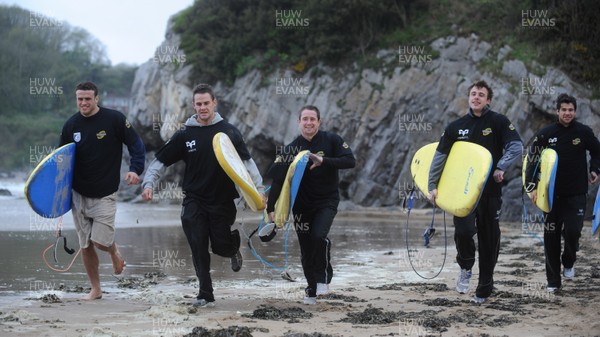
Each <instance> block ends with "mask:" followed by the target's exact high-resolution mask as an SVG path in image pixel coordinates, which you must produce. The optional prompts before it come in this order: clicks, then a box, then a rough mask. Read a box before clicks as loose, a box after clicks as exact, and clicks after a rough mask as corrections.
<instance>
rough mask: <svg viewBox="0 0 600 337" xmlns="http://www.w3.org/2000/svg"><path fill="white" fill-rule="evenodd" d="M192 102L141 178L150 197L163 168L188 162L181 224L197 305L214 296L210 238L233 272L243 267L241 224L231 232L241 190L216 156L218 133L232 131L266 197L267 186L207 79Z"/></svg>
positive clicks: (207, 303) (145, 195)
mask: <svg viewBox="0 0 600 337" xmlns="http://www.w3.org/2000/svg"><path fill="white" fill-rule="evenodd" d="M192 103H193V106H194V110H195V111H196V114H195V115H193V116H191V117H190V118H189V119H188V120H187V121H186V122H185V128H182V129H181V130H179V131H177V132H176V133H175V134H174V135H173V137H171V139H170V140H169V141H168V142H167V143H165V145H163V147H162V148H161V149H160V150H158V152H157V153H156V159H154V161H153V162H152V163H151V164H150V166H149V168H148V171H147V173H146V175H145V178H144V181H143V183H142V187H143V189H144V190H143V192H142V198H143V199H144V200H151V199H152V195H153V185H154V183H155V182H156V181H157V180H158V179H159V177H160V174H161V172H162V171H163V170H164V168H165V167H167V166H170V165H172V164H174V163H176V162H178V161H179V160H183V161H184V162H185V172H184V175H183V183H182V190H183V192H184V194H185V198H184V199H183V209H182V211H181V224H182V226H183V231H184V232H185V235H186V237H187V240H188V243H189V245H190V248H191V250H192V258H193V262H194V268H195V269H196V276H197V277H198V281H199V284H200V287H199V288H200V290H199V292H198V296H197V301H196V302H195V303H194V305H195V306H212V305H214V303H213V302H214V301H215V297H214V295H213V287H212V280H211V277H210V253H209V251H208V246H209V239H210V246H211V247H212V251H213V253H214V254H217V255H220V256H223V257H229V258H231V268H232V269H233V271H236V272H237V271H239V270H240V269H241V267H242V255H241V254H240V251H239V248H240V234H239V232H238V230H237V229H236V230H234V231H231V226H232V225H233V223H234V222H235V217H236V207H235V204H234V199H235V198H238V197H239V195H238V192H237V190H236V188H235V185H234V183H233V181H232V180H231V179H230V178H229V177H228V176H227V174H226V173H225V171H223V169H222V168H221V166H220V165H219V163H218V161H217V158H216V156H215V153H214V150H213V146H212V140H213V137H214V136H215V134H217V133H218V132H223V133H225V134H227V135H228V136H229V138H230V139H231V142H232V143H233V145H234V146H235V149H236V150H237V152H238V154H239V156H240V158H241V159H242V161H243V162H244V165H245V166H246V168H247V169H248V172H249V173H250V175H251V176H252V180H253V182H254V184H255V185H256V187H257V189H258V191H259V192H260V193H261V195H262V196H263V200H264V199H265V197H264V186H263V184H262V177H261V175H260V173H259V171H258V168H257V167H256V164H255V163H254V161H253V160H252V157H251V156H250V152H249V151H248V149H247V147H246V144H245V143H244V140H243V137H242V134H241V133H240V131H239V130H238V129H237V128H236V127H235V126H233V125H231V124H229V123H228V122H227V121H225V120H223V118H222V117H221V116H220V115H219V113H218V112H215V108H216V106H217V100H216V98H215V96H214V93H213V91H212V88H211V87H210V86H209V85H207V84H199V85H198V86H196V87H195V88H194V90H193V100H192Z"/></svg>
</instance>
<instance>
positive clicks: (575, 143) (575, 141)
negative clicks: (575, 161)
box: [573, 138, 581, 145]
mask: <svg viewBox="0 0 600 337" xmlns="http://www.w3.org/2000/svg"><path fill="white" fill-rule="evenodd" d="M580 143H581V139H579V138H575V139H573V145H579V144H580Z"/></svg>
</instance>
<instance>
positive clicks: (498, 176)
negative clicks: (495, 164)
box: [494, 169, 504, 183]
mask: <svg viewBox="0 0 600 337" xmlns="http://www.w3.org/2000/svg"><path fill="white" fill-rule="evenodd" d="M494 181H495V182H497V183H501V182H502V181H504V171H502V170H498V169H496V171H494Z"/></svg>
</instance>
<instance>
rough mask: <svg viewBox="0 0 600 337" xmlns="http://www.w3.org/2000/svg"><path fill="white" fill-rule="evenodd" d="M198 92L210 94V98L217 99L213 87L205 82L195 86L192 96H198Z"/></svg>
mask: <svg viewBox="0 0 600 337" xmlns="http://www.w3.org/2000/svg"><path fill="white" fill-rule="evenodd" d="M196 94H210V99H211V100H213V101H214V100H215V94H214V93H213V89H212V87H211V86H210V85H208V84H205V83H200V84H198V85H197V86H195V87H194V91H193V92H192V97H194V96H196Z"/></svg>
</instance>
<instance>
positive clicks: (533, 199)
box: [529, 190, 537, 204]
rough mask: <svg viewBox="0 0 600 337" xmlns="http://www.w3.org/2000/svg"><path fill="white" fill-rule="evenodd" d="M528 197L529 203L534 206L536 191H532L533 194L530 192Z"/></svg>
mask: <svg viewBox="0 0 600 337" xmlns="http://www.w3.org/2000/svg"><path fill="white" fill-rule="evenodd" d="M529 197H530V198H531V201H532V202H533V203H534V204H535V201H536V200H537V190H533V192H530V193H529Z"/></svg>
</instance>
